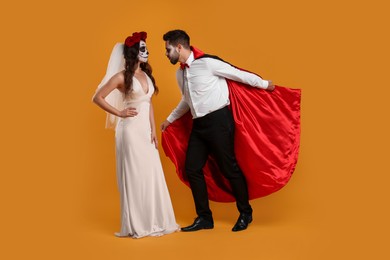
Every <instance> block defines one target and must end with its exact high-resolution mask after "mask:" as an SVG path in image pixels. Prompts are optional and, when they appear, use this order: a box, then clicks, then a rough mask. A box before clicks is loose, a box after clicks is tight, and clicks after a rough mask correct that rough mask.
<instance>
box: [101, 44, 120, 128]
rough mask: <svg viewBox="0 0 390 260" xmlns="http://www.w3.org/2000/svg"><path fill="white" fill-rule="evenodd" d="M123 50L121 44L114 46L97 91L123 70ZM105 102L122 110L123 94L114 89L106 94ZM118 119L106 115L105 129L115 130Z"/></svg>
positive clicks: (108, 114) (111, 115)
mask: <svg viewBox="0 0 390 260" xmlns="http://www.w3.org/2000/svg"><path fill="white" fill-rule="evenodd" d="M123 48H124V45H123V44H122V43H117V44H115V46H114V48H113V49H112V52H111V56H110V60H109V62H108V66H107V71H106V75H105V76H104V78H103V80H102V82H100V84H99V86H98V88H97V89H99V88H101V87H102V86H104V84H106V83H107V81H108V80H109V79H110V78H111V77H112V76H114V75H115V74H116V73H118V72H120V71H122V70H124V69H125V59H124V58H123ZM105 100H106V102H107V103H108V104H110V105H111V106H113V107H115V108H116V109H118V110H122V109H123V94H122V93H121V92H120V91H119V90H118V89H114V90H113V91H112V92H111V93H110V94H108V95H107V96H106V98H105ZM118 119H119V118H118V117H117V116H115V115H113V114H110V113H107V119H106V128H110V129H115V127H116V124H117V122H118Z"/></svg>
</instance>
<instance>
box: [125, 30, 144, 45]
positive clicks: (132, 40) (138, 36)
mask: <svg viewBox="0 0 390 260" xmlns="http://www.w3.org/2000/svg"><path fill="white" fill-rule="evenodd" d="M146 37H147V33H146V32H135V33H133V35H132V36H129V37H127V38H126V40H125V45H126V46H127V47H131V46H133V45H134V44H136V43H138V42H140V41H141V40H143V41H145V40H146Z"/></svg>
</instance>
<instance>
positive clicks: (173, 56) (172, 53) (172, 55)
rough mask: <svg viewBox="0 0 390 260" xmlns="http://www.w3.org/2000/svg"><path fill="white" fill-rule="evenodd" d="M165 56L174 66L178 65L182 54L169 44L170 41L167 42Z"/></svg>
mask: <svg viewBox="0 0 390 260" xmlns="http://www.w3.org/2000/svg"><path fill="white" fill-rule="evenodd" d="M165 50H166V51H165V55H166V56H167V58H168V59H169V61H170V62H171V63H172V64H176V63H177V62H178V61H179V57H180V53H179V52H178V51H177V47H174V46H172V45H170V44H169V42H168V41H166V42H165Z"/></svg>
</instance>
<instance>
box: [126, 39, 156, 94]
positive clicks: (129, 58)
mask: <svg viewBox="0 0 390 260" xmlns="http://www.w3.org/2000/svg"><path fill="white" fill-rule="evenodd" d="M138 53H139V42H138V43H135V44H134V45H132V46H131V47H128V46H126V44H125V46H124V49H123V56H124V58H125V94H126V95H127V94H129V93H130V92H131V91H132V90H133V76H134V72H135V69H136V64H137V63H138ZM140 67H141V70H142V71H144V72H145V73H146V75H148V76H149V78H150V79H151V80H152V82H153V87H154V93H155V94H157V93H158V87H157V86H156V81H155V79H154V77H153V75H152V67H151V66H150V64H149V63H148V62H142V63H141V64H140Z"/></svg>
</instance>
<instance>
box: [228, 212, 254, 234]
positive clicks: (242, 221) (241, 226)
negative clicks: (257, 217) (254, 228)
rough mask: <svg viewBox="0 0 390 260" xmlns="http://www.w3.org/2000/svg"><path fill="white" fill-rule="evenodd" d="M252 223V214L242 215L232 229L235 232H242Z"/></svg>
mask: <svg viewBox="0 0 390 260" xmlns="http://www.w3.org/2000/svg"><path fill="white" fill-rule="evenodd" d="M251 222H252V215H251V214H244V213H243V214H240V216H239V217H238V220H237V222H236V224H235V225H234V227H233V228H232V231H233V232H236V231H241V230H245V229H247V227H248V225H249V223H251Z"/></svg>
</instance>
